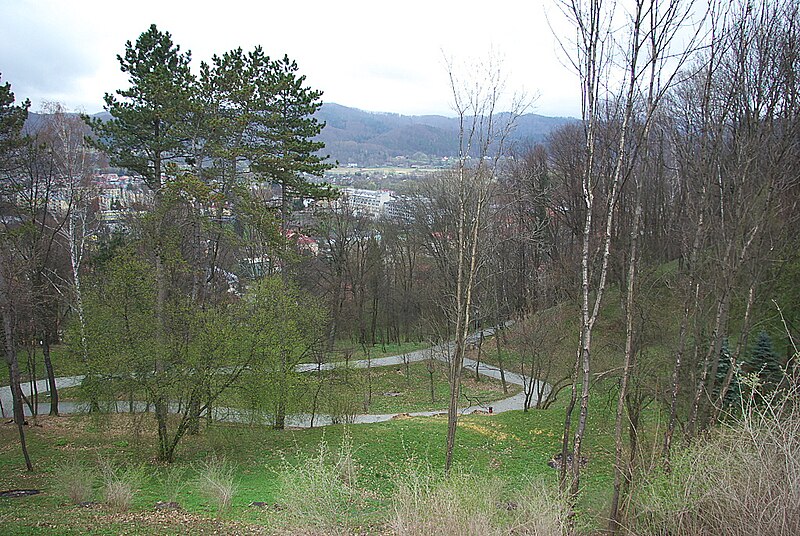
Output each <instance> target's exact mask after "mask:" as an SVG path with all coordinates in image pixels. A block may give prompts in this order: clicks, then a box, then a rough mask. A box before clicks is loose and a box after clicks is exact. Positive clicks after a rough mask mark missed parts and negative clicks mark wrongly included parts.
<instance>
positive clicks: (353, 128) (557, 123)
mask: <svg viewBox="0 0 800 536" xmlns="http://www.w3.org/2000/svg"><path fill="white" fill-rule="evenodd" d="M316 117H317V119H318V120H320V121H324V122H325V128H324V129H323V130H322V132H321V133H320V135H319V136H318V138H317V139H319V140H320V141H323V142H325V152H326V153H327V154H330V156H331V159H333V160H337V161H339V162H340V163H342V164H345V163H348V162H353V163H358V164H360V165H368V164H380V163H384V162H387V161H389V160H390V159H391V158H393V157H396V156H412V155H414V154H415V153H424V154H425V155H426V156H428V157H430V158H441V157H444V156H455V155H457V154H458V143H457V142H458V119H457V118H455V117H444V116H441V115H415V116H408V115H399V114H394V113H378V112H366V111H363V110H359V109H357V108H349V107H347V106H342V105H340V104H335V103H325V104H324V105H323V106H322V108H321V109H320V110H319V111H318V112H317V114H316ZM498 119H500V120H504V119H505V118H504V117H503V114H499V115H498ZM572 121H575V119H572V118H566V117H547V116H543V115H537V114H525V115H523V116H521V117H519V118H518V119H517V121H516V128H515V129H514V131H513V134H512V141H513V142H515V143H517V144H520V145H530V144H535V143H540V142H543V141H544V140H545V139H546V138H547V136H548V135H549V134H550V133H551V132H553V131H554V130H556V129H558V128H559V127H561V126H563V125H565V124H568V123H570V122H572Z"/></svg>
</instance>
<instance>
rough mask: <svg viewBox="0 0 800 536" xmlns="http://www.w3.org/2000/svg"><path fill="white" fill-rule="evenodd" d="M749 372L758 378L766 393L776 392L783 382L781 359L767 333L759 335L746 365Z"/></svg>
mask: <svg viewBox="0 0 800 536" xmlns="http://www.w3.org/2000/svg"><path fill="white" fill-rule="evenodd" d="M745 366H746V369H747V371H748V372H751V373H753V374H755V375H757V376H758V380H759V384H760V386H761V389H762V390H763V391H764V392H769V391H772V390H774V389H775V388H776V387H777V386H778V385H779V384H780V383H781V381H782V380H783V369H782V368H781V364H780V359H779V358H778V354H777V353H776V352H775V349H774V348H773V346H772V339H771V338H770V336H769V334H768V333H767V332H766V331H762V332H761V333H759V334H758V339H757V340H756V344H755V346H754V347H753V350H752V352H750V356H749V357H748V358H747V361H746V363H745Z"/></svg>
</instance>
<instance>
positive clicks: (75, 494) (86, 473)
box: [55, 460, 97, 504]
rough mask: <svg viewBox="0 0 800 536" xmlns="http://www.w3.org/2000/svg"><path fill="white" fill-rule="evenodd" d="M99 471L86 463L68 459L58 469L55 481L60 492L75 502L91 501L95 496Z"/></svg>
mask: <svg viewBox="0 0 800 536" xmlns="http://www.w3.org/2000/svg"><path fill="white" fill-rule="evenodd" d="M96 481H97V471H96V470H95V469H94V468H93V467H91V466H89V465H86V464H85V463H81V462H78V461H75V460H71V461H68V462H67V463H66V464H64V465H62V466H61V467H59V468H58V470H56V474H55V482H56V486H57V490H58V493H59V494H60V495H63V496H65V497H67V498H68V499H69V501H70V502H71V503H73V504H81V503H84V502H89V501H91V500H92V498H93V496H94V485H95V482H96Z"/></svg>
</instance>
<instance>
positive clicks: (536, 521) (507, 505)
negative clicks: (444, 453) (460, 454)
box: [391, 470, 567, 536]
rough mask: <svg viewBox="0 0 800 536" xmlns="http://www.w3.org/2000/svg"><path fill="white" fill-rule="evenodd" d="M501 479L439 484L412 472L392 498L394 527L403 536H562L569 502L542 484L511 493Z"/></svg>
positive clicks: (459, 479)
mask: <svg viewBox="0 0 800 536" xmlns="http://www.w3.org/2000/svg"><path fill="white" fill-rule="evenodd" d="M504 488H505V484H504V482H503V481H501V480H499V479H487V478H479V477H474V476H465V475H459V476H453V477H451V478H448V479H444V480H440V479H436V478H434V477H432V476H431V475H430V472H422V473H420V472H418V471H414V470H410V471H409V472H408V473H407V474H406V475H404V476H403V477H402V481H401V482H400V483H399V484H398V487H397V491H396V492H395V494H394V497H393V499H392V506H393V516H392V521H391V528H392V530H393V533H394V534H397V535H399V536H423V535H431V534H437V535H443V536H449V535H452V536H506V535H512V534H513V535H529V536H560V535H561V534H563V533H564V529H565V527H566V512H567V509H566V504H565V503H564V502H563V501H561V500H560V499H559V498H558V495H557V493H555V492H554V491H553V490H551V489H550V488H549V486H547V485H545V484H544V483H542V482H530V483H529V484H528V485H527V486H526V487H525V488H524V489H522V490H520V491H518V492H516V493H513V494H511V495H510V496H511V498H510V499H508V498H505V497H508V496H509V493H507V492H506V490H505V489H504Z"/></svg>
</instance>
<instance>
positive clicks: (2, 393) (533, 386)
mask: <svg viewBox="0 0 800 536" xmlns="http://www.w3.org/2000/svg"><path fill="white" fill-rule="evenodd" d="M494 331H495V330H494V328H489V329H485V330H483V332H482V334H483V336H484V337H489V336H491V335H493V334H494ZM480 336H481V332H478V333H475V334H473V335H470V337H468V339H467V342H468V343H476V342H477V341H478V340H479V338H480ZM452 349H453V343H447V344H443V345H437V346H433V347H430V348H425V349H423V350H416V351H414V352H409V353H407V354H400V355H394V356H389V357H381V358H377V359H371V360H366V359H362V360H356V361H352V362H349V363H344V362H338V363H323V364H317V363H302V364H300V365H297V367H296V370H297V371H298V372H311V371H316V370H333V369H336V368H343V367H345V366H349V367H351V368H367V367H374V368H378V367H388V366H396V365H402V364H405V363H414V362H418V361H425V360H427V359H430V358H431V357H433V358H434V359H436V360H438V361H442V362H447V361H448V360H449V356H450V354H451V352H452ZM477 366H478V362H477V361H475V360H474V359H469V358H464V368H465V369H466V370H468V371H472V372H475V368H476V367H477ZM478 373H479V374H482V375H484V376H488V377H490V378H494V379H497V380H499V379H500V373H501V371H500V369H499V368H497V367H495V366H492V365H486V364H484V363H481V364H480V367H479V369H478ZM83 378H84V376H67V377H63V378H56V386H57V387H58V388H59V389H61V388H66V387H74V386H76V385H80V384H81V382H82V381H83ZM505 379H506V382H507V383H510V384H514V385H519V386H522V388H523V389H522V391H521V392H519V393H517V394H516V395H514V396H510V397H507V398H503V399H501V400H496V401H493V402H487V403H485V404H478V405H474V406H468V407H465V408H462V409H460V410H459V411H460V412H461V414H462V415H467V414H470V413H474V412H476V411H488V409H489V407H491V408H492V412H493V413H503V412H505V411H511V410H517V409H523V408H524V405H525V393H526V392H530V390H533V392H534V393H536V392H539V389H540V388H542V387H543V391H542V392H543V395H544V396H545V397H546V396H547V394H548V392H549V391H550V388H551V387H550V386H549V385H547V384H545V383H543V382H540V381H539V380H527V381H526V378H524V377H523V376H521V375H520V374H517V373H516V372H509V371H505ZM21 387H22V392H23V394H24V395H25V396H26V397H28V396H30V392H31V386H30V384H29V383H25V384H23V385H22V386H21ZM36 390H37V391H38V392H39V393H40V394H41V393H46V392H48V390H49V385H48V382H47V380H39V381H37V382H36ZM540 401H541V400H537V401H536V404H535V405H538V403H539V402H540ZM129 404H130V403H129V402H127V401H120V402H117V403H116V404H115V406H116V407H112V408H111V410H112V411H116V412H119V413H123V412H127V411H128V409H129ZM0 405H1V406H2V415H3V417H4V418H10V417H11V411H12V407H11V406H12V396H11V388H10V387H8V386H6V387H0ZM37 408H38V414H39V415H46V414H47V413H49V411H50V404H49V403H47V402H43V403H40V404H38V406H37ZM58 409H59V412H60V413H62V414H70V413H83V412H86V411H87V407H86V405H85V404H82V403H76V402H71V401H63V402H61V403H59V405H58ZM144 409H145V404H144V403H142V402H135V403H134V410H136V411H144ZM174 410H175V411H177V408H174ZM29 411H30V410H29V408H28V406H27V405H25V414H26V415H30V413H29ZM445 414H447V411H446V410H438V411H418V412H412V413H380V414H360V415H355V416H354V417H353V418H352V419H349V420H348V422H352V423H355V424H363V423H375V422H384V421H388V420H391V419H393V418H395V417H399V416H408V417H430V416H434V415H445ZM213 417H214V419H216V420H222V421H228V422H249V421H251V420H252V415H250V414H249V413H246V412H242V411H239V410H237V409H234V408H215V409H214V414H213ZM311 424H312V423H311V414H297V415H289V416H287V418H286V425H287V426H291V427H297V428H309V427H311ZM313 424H314V426H327V425H329V424H333V419H332V418H331V417H330V416H329V415H315V416H314V422H313Z"/></svg>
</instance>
